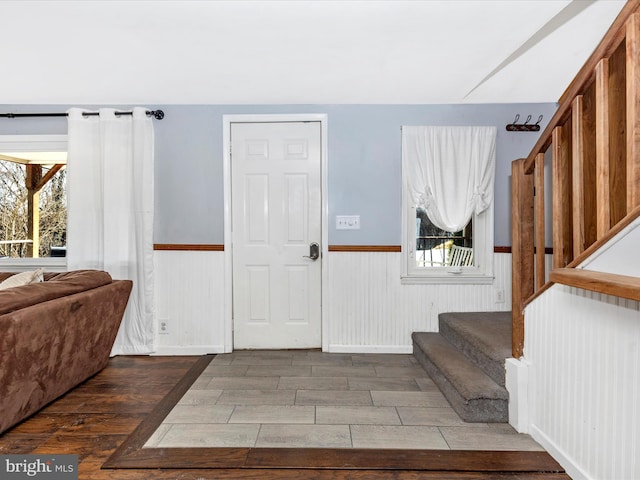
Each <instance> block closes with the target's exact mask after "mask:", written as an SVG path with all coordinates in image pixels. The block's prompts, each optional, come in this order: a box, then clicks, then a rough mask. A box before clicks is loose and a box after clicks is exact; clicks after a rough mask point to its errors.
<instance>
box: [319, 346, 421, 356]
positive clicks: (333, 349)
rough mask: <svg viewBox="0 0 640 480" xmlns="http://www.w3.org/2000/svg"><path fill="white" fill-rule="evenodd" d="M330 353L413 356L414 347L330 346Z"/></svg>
mask: <svg viewBox="0 0 640 480" xmlns="http://www.w3.org/2000/svg"><path fill="white" fill-rule="evenodd" d="M327 351H328V352H329V353H395V354H411V353H413V345H329V349H328V350H327Z"/></svg>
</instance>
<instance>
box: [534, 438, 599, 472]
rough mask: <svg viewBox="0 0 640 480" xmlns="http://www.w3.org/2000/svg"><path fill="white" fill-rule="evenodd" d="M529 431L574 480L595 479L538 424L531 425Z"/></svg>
mask: <svg viewBox="0 0 640 480" xmlns="http://www.w3.org/2000/svg"><path fill="white" fill-rule="evenodd" d="M529 431H530V435H531V437H532V438H533V439H534V440H535V441H536V442H538V443H539V444H540V445H542V446H543V447H544V449H545V450H546V451H547V452H548V453H549V455H551V456H552V457H553V458H554V459H555V460H556V461H557V462H558V463H559V464H560V465H562V467H563V468H564V469H565V471H566V472H567V475H569V476H570V477H571V478H572V479H573V480H595V479H594V478H593V477H592V476H590V475H589V474H588V473H587V472H585V471H584V470H583V469H582V468H581V467H580V466H579V465H576V464H575V463H574V461H573V459H572V458H571V457H570V456H569V455H567V454H566V453H565V451H564V450H563V449H562V448H561V447H560V446H558V445H557V444H556V443H555V442H554V441H553V440H551V439H550V438H549V437H548V436H547V435H546V434H545V433H544V432H543V431H542V430H540V429H539V428H538V427H537V426H536V425H530V426H529Z"/></svg>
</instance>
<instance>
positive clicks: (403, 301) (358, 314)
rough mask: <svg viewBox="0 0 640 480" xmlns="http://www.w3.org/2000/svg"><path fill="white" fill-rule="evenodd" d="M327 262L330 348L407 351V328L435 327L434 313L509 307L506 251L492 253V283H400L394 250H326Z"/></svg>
mask: <svg viewBox="0 0 640 480" xmlns="http://www.w3.org/2000/svg"><path fill="white" fill-rule="evenodd" d="M327 261H328V269H329V282H328V283H329V295H328V303H329V305H328V306H325V308H328V309H329V311H328V318H329V341H328V345H329V351H332V352H387V353H410V352H411V351H412V346H411V333H412V332H414V331H432V332H435V331H438V314H439V313H442V312H456V311H457V312H461V311H467V312H468V311H498V310H510V309H511V254H504V253H496V254H494V275H495V280H494V283H493V285H402V284H401V283H400V268H401V254H400V253H395V252H330V253H329V255H328V260H327ZM499 290H501V291H502V293H503V296H504V302H501V303H497V299H498V291H499Z"/></svg>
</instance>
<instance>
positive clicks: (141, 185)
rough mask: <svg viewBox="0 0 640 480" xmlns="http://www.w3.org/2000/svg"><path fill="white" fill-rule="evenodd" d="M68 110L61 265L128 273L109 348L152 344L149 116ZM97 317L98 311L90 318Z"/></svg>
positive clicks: (147, 348) (139, 111)
mask: <svg viewBox="0 0 640 480" xmlns="http://www.w3.org/2000/svg"><path fill="white" fill-rule="evenodd" d="M83 112H86V111H85V110H81V109H77V108H72V109H70V110H69V112H68V113H69V130H68V160H67V215H68V219H67V223H68V225H67V268H68V269H69V270H75V269H85V268H91V269H99V270H105V271H107V272H109V273H110V274H111V276H112V277H113V278H114V279H128V280H133V291H132V292H131V296H130V298H129V303H128V305H127V310H126V312H125V316H124V318H123V320H122V324H121V326H120V331H119V332H118V337H117V338H116V342H115V344H114V346H113V349H112V352H111V354H112V355H119V354H144V353H150V352H152V351H154V338H155V334H154V325H155V324H154V299H153V121H152V120H151V119H150V118H148V117H147V115H146V109H145V108H134V109H133V115H116V110H114V109H109V108H105V109H101V110H100V111H99V115H98V116H83ZM96 321H97V322H99V321H100V319H99V318H96Z"/></svg>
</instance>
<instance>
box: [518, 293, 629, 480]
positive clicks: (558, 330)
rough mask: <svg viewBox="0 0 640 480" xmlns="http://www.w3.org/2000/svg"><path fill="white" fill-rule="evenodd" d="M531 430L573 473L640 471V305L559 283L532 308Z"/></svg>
mask: <svg viewBox="0 0 640 480" xmlns="http://www.w3.org/2000/svg"><path fill="white" fill-rule="evenodd" d="M525 331H526V337H525V346H524V357H525V359H526V360H527V361H528V362H530V366H529V372H528V373H529V398H528V400H529V402H528V403H529V405H530V406H531V408H530V411H529V418H530V433H531V435H532V436H533V437H534V438H535V439H536V440H538V441H539V442H540V443H541V444H542V445H543V446H544V447H545V448H547V450H549V452H550V453H551V454H552V455H553V456H554V457H555V458H556V459H557V460H558V461H559V462H560V463H561V464H562V465H563V466H564V467H565V468H566V469H567V473H569V475H571V477H572V478H576V479H578V478H594V479H595V478H619V479H631V478H640V457H638V451H640V406H639V405H640V402H639V401H638V399H639V398H640V305H639V303H638V302H635V301H631V300H624V299H619V298H615V297H610V296H608V295H601V294H597V293H592V292H587V291H585V290H581V289H576V288H572V287H567V286H564V285H555V286H553V287H552V288H551V289H549V290H548V291H547V292H546V293H544V294H543V295H541V296H540V297H539V298H538V299H536V300H535V301H534V302H533V303H532V304H530V305H529V306H528V307H527V308H526V310H525Z"/></svg>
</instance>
